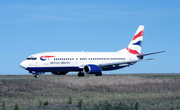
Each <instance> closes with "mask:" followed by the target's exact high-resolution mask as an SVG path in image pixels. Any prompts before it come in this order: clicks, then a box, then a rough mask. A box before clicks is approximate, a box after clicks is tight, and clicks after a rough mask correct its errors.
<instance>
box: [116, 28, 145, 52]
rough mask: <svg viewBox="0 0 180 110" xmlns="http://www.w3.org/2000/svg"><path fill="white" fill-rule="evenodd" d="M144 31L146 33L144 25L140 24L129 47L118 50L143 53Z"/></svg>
mask: <svg viewBox="0 0 180 110" xmlns="http://www.w3.org/2000/svg"><path fill="white" fill-rule="evenodd" d="M143 33H144V25H140V26H139V28H138V29H137V31H136V33H135V34H134V37H133V39H132V40H131V42H130V43H129V45H128V47H126V48H125V49H123V50H120V51H118V52H121V51H126V52H129V53H131V54H134V55H139V54H140V53H141V46H142V40H143Z"/></svg>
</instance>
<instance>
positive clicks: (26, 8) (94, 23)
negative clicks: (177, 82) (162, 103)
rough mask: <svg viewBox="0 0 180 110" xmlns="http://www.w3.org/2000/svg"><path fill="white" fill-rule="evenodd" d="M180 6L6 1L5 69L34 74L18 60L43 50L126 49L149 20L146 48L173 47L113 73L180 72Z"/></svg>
mask: <svg viewBox="0 0 180 110" xmlns="http://www.w3.org/2000/svg"><path fill="white" fill-rule="evenodd" d="M179 6H180V1H178V0H164V1H160V0H151V1H144V0H138V1H127V0H126V1H125V0H124V1H121V0H114V1H112V0H111V1H110V0H103V1H97V0H91V1H87V0H82V1H79V0H76V1H74V0H72V1H71V0H67V1H65V0H63V1H60V0H51V1H49V0H38V1H37V0H31V1H24V0H18V1H14V0H12V1H5V0H1V1H0V38H1V39H0V50H1V54H0V57H1V63H0V67H1V71H0V74H29V73H28V72H27V71H26V70H24V69H22V68H21V67H20V66H19V64H20V62H21V61H23V60H24V59H25V58H26V57H28V56H29V55H31V54H34V53H39V52H49V51H65V52H69V51H75V52H80V51H82V50H84V51H86V52H98V51H100V52H115V51H118V50H121V49H123V48H125V47H127V46H128V44H129V42H130V40H131V39H132V37H133V35H134V33H135V31H136V30H137V28H138V26H139V25H145V31H144V39H143V44H142V53H149V52H156V51H161V50H168V52H166V53H161V54H157V55H152V56H147V57H145V58H156V60H153V61H144V62H139V63H137V64H136V65H134V66H131V67H128V68H124V69H120V70H116V71H111V72H108V73H179V72H180V71H179V62H180V58H179V54H180V52H179V48H178V47H179V45H178V43H179V41H180V37H179V32H180V31H179V30H180V7H179ZM104 73H106V72H104Z"/></svg>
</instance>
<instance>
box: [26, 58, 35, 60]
mask: <svg viewBox="0 0 180 110" xmlns="http://www.w3.org/2000/svg"><path fill="white" fill-rule="evenodd" d="M36 59H37V58H35V57H30V58H27V60H36Z"/></svg>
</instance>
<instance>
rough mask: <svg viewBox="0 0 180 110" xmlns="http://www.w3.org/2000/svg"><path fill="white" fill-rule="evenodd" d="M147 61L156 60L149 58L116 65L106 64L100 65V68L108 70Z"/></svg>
mask: <svg viewBox="0 0 180 110" xmlns="http://www.w3.org/2000/svg"><path fill="white" fill-rule="evenodd" d="M147 60H155V59H154V58H149V59H143V60H141V59H140V60H131V61H125V62H116V63H106V64H100V65H99V66H100V67H101V68H106V67H111V66H112V67H115V66H129V65H133V64H135V63H136V62H139V61H147Z"/></svg>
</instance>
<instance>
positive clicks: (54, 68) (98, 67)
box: [20, 25, 165, 78]
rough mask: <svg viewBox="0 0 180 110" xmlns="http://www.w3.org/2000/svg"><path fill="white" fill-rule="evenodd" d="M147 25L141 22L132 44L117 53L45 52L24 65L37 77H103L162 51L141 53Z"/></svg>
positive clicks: (29, 58)
mask: <svg viewBox="0 0 180 110" xmlns="http://www.w3.org/2000/svg"><path fill="white" fill-rule="evenodd" d="M143 33H144V25H140V26H139V27H138V29H137V31H136V33H135V34H134V36H133V39H132V40H131V41H130V43H129V45H128V46H127V47H126V48H124V49H122V50H119V51H117V52H83V51H82V52H44V53H37V54H33V55H30V56H29V57H28V58H27V59H26V60H24V61H22V62H21V63H20V66H21V67H22V68H24V69H26V70H27V71H29V73H32V74H34V77H35V78H38V77H39V74H44V73H45V72H51V73H52V74H54V75H66V74H67V73H68V72H78V76H79V77H81V76H84V75H85V74H95V76H102V71H110V70H116V69H121V68H124V67H129V66H131V65H134V64H135V63H137V62H139V61H146V60H154V59H153V58H150V59H143V57H144V56H147V55H152V54H157V53H162V52H165V51H159V52H153V53H148V54H142V53H141V47H142V40H143Z"/></svg>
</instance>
